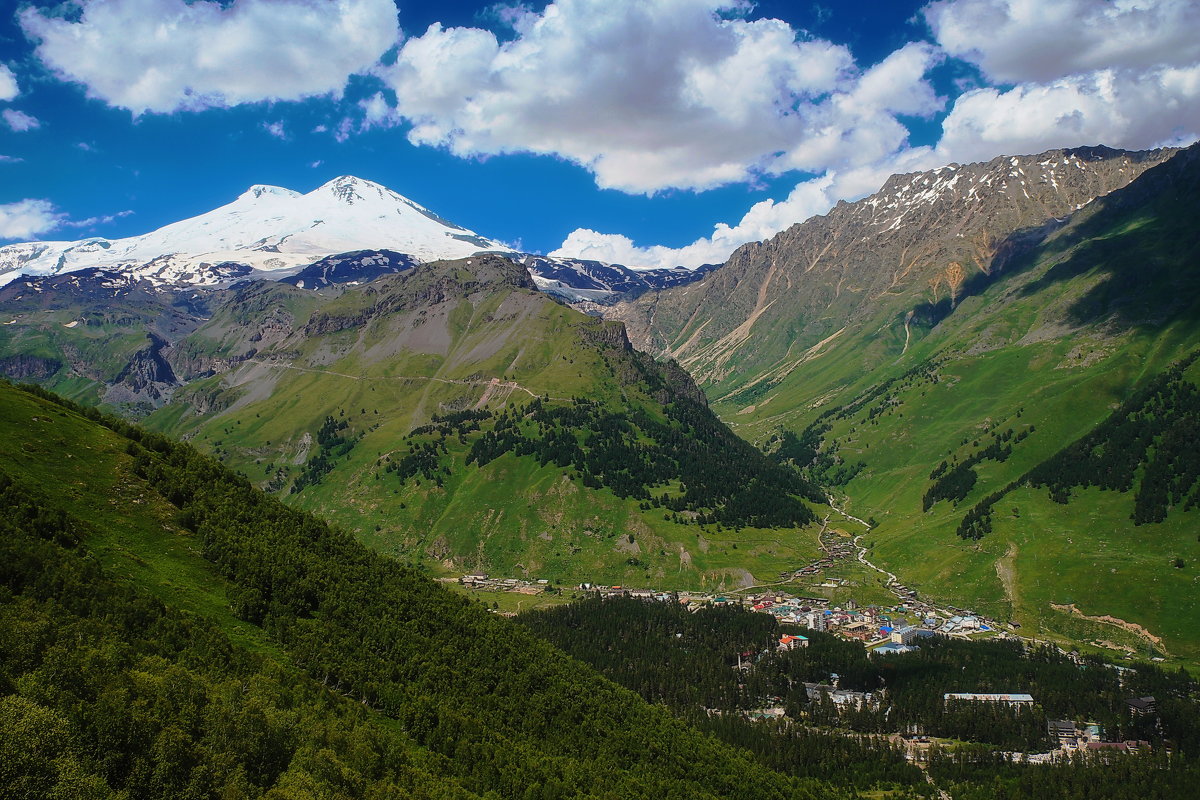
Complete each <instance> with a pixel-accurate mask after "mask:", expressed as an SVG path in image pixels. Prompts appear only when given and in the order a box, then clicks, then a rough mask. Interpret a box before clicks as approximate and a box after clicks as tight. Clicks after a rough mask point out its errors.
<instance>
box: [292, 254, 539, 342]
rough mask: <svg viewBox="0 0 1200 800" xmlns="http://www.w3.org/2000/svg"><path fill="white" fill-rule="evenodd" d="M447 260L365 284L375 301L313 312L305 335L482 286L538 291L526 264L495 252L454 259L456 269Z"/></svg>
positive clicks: (346, 326)
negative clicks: (364, 305)
mask: <svg viewBox="0 0 1200 800" xmlns="http://www.w3.org/2000/svg"><path fill="white" fill-rule="evenodd" d="M445 263H447V262H434V263H433V264H429V265H421V266H420V267H416V268H414V269H410V270H407V271H405V272H402V273H399V274H397V275H395V276H386V277H384V278H382V279H380V280H379V281H376V282H374V283H372V284H369V285H368V286H366V287H364V291H365V292H368V293H370V294H372V295H373V296H374V298H375V302H374V304H373V305H372V306H371V307H370V308H367V309H360V310H357V311H355V312H354V313H339V312H337V311H330V312H324V311H323V312H319V313H316V314H313V316H312V318H311V319H310V320H309V321H308V324H307V325H305V326H304V329H303V332H304V335H305V336H320V335H322V334H327V333H336V332H337V331H342V330H347V329H349V328H358V327H361V326H362V325H364V324H366V322H367V321H368V320H370V319H372V318H374V317H379V316H383V315H386V314H390V313H393V312H395V311H402V310H404V309H410V308H426V307H430V306H435V305H438V304H440V303H444V302H446V301H447V300H448V299H451V298H457V297H467V296H469V295H471V294H472V293H474V292H477V291H480V290H482V289H487V290H492V291H494V290H495V289H498V288H501V287H515V288H518V289H528V290H529V291H531V292H536V291H537V290H538V288H537V286H536V285H535V284H534V282H533V279H532V278H531V277H530V276H529V273H528V272H527V271H526V270H525V268H524V267H522V266H520V265H519V264H516V263H514V262H513V261H511V260H509V259H507V258H505V257H503V256H496V255H482V256H474V257H472V258H469V259H464V260H460V261H458V262H453V263H456V264H457V268H456V269H454V270H452V271H447V270H446V269H444V264H445Z"/></svg>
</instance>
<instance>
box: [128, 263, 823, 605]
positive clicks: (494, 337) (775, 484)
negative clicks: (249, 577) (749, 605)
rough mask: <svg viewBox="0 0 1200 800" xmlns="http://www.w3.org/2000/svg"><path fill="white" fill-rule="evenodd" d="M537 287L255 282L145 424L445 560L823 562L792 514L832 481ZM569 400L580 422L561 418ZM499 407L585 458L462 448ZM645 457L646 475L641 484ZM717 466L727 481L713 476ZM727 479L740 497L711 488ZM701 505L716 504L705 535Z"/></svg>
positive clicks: (633, 572)
mask: <svg viewBox="0 0 1200 800" xmlns="http://www.w3.org/2000/svg"><path fill="white" fill-rule="evenodd" d="M527 284H528V278H527V277H526V276H525V273H524V272H523V270H521V268H520V267H517V266H514V265H512V264H511V263H510V262H507V261H504V260H503V259H482V258H476V259H472V260H467V261H462V262H454V263H446V264H438V265H431V266H429V267H422V268H418V269H416V270H412V271H410V272H407V273H404V274H401V275H396V276H389V277H385V278H383V279H380V280H378V281H374V282H372V283H371V284H368V285H366V286H364V287H360V288H357V289H352V290H348V291H345V292H342V293H340V294H338V295H337V296H334V297H332V298H329V297H318V296H314V295H312V294H311V293H304V292H302V291H301V290H297V289H293V288H292V287H287V286H282V287H280V286H257V287H249V288H247V289H245V290H243V291H242V292H241V294H240V295H239V296H237V297H235V298H234V299H233V300H232V301H231V302H229V303H227V304H226V305H225V306H224V307H223V308H221V309H220V310H219V311H218V312H217V313H216V314H214V316H213V318H212V320H210V321H209V322H208V323H207V324H206V325H204V326H203V327H202V328H200V329H199V330H198V331H197V332H196V333H195V334H193V335H191V336H189V337H188V338H187V339H186V340H185V341H184V342H183V343H182V344H180V345H179V347H178V348H177V350H178V351H179V352H187V353H189V358H191V359H192V361H193V362H194V363H196V364H200V363H202V362H203V359H206V358H207V359H209V360H210V361H212V362H214V363H215V362H216V361H221V362H222V363H224V364H227V365H230V366H229V368H228V369H227V370H226V371H224V372H223V373H221V374H218V375H213V376H211V377H207V378H200V379H198V380H196V381H194V382H192V383H190V384H188V385H186V386H185V387H183V388H182V389H180V390H179V391H178V392H177V393H176V395H175V396H174V398H173V400H172V402H171V403H169V404H168V405H166V406H164V407H163V408H161V409H160V410H158V411H157V412H155V413H154V414H153V415H152V416H150V417H149V418H148V420H147V424H149V425H151V426H152V427H155V428H157V429H159V430H163V431H167V432H170V433H172V434H174V435H182V436H185V437H187V438H188V439H189V440H190V441H192V442H193V443H195V444H196V445H197V446H199V447H201V448H203V449H205V450H208V451H210V452H213V453H214V454H216V455H217V456H218V457H219V458H221V459H222V460H223V461H225V463H227V464H229V465H230V466H232V467H235V468H237V469H239V470H241V471H243V472H245V473H246V474H247V475H248V476H249V477H250V478H251V479H252V480H253V481H255V482H256V483H257V484H258V485H260V486H262V487H265V488H268V489H272V490H277V491H279V492H280V493H281V496H282V497H284V498H285V499H286V500H287V502H289V503H291V504H294V505H296V506H297V507H300V508H304V509H308V510H312V511H316V512H318V513H320V514H322V515H323V516H325V517H326V518H329V519H331V520H334V521H336V522H337V523H338V524H339V525H341V526H343V527H345V528H346V529H348V530H351V531H354V532H355V533H356V534H357V535H359V537H360V538H361V539H362V540H363V541H366V542H368V543H369V544H371V545H372V546H373V547H375V548H377V549H378V550H380V551H382V552H385V553H389V554H392V555H398V556H405V557H412V558H417V559H423V560H429V561H430V562H432V563H433V564H435V565H437V568H439V569H446V570H451V571H459V572H462V571H472V572H474V571H484V572H493V573H501V574H505V575H511V576H514V577H516V576H521V575H526V576H528V577H530V578H545V579H548V580H552V581H554V582H555V583H559V582H563V583H565V582H577V581H594V582H606V583H633V584H636V585H653V586H662V587H664V588H672V587H678V588H684V587H700V586H712V587H721V586H729V587H732V586H736V585H743V584H746V583H751V582H754V581H756V580H764V579H768V578H773V577H774V576H776V575H778V574H779V573H780V572H781V571H783V570H786V569H789V568H792V569H794V568H795V567H796V566H798V565H799V564H803V563H806V562H807V561H808V560H810V559H811V558H812V557H813V555H814V553H815V552H816V540H815V527H812V526H810V527H808V528H807V529H806V528H804V527H793V523H798V524H800V525H801V526H803V525H805V524H806V523H807V522H808V521H810V520H812V519H813V516H812V513H811V512H810V511H808V510H807V508H806V507H805V505H804V503H805V502H806V501H804V500H801V499H799V497H798V496H799V495H804V494H808V495H810V496H816V497H818V498H819V496H817V495H813V493H812V492H811V490H808V489H807V488H805V487H804V486H803V485H801V484H800V483H799V482H797V481H796V479H795V475H794V473H792V472H791V471H790V470H782V471H781V470H779V469H778V468H777V467H774V466H772V465H771V464H770V463H769V462H768V461H766V460H764V459H763V458H762V456H761V455H760V454H758V453H756V452H755V451H754V449H753V448H750V447H748V446H747V445H745V444H744V443H743V442H741V441H740V440H738V439H737V438H736V437H733V436H731V435H730V434H729V432H728V430H727V429H725V428H724V427H723V426H722V425H720V423H718V422H716V420H715V418H714V417H712V415H711V414H710V413H709V412H708V411H707V410H706V409H704V408H703V406H702V404H701V403H700V402H699V401H701V400H702V397H701V395H700V393H699V391H698V390H697V389H696V388H695V386H694V384H692V383H691V381H690V379H689V378H688V377H687V376H686V375H684V374H682V373H681V372H679V371H678V370H677V369H675V368H673V367H671V366H670V365H656V364H654V363H653V362H652V361H651V360H649V359H648V358H646V357H644V356H642V355H641V354H638V353H635V352H633V351H632V350H630V349H629V347H628V343H627V342H626V340H625V338H624V334H623V331H622V330H621V328H620V326H619V325H614V324H613V323H607V322H603V321H601V320H598V319H595V318H590V317H586V316H584V315H582V314H580V313H578V312H576V311H574V310H572V309H570V308H567V307H566V306H563V305H561V304H559V303H557V302H555V301H553V300H551V299H550V298H548V297H546V296H545V295H543V294H541V293H539V292H537V291H535V290H534V289H533V288H531V287H530V286H529V285H527ZM579 399H586V401H587V402H586V403H581V402H577V400H579ZM535 406H536V407H537V408H540V409H542V411H541V412H540V413H541V417H540V418H539V419H541V420H542V421H541V422H535V421H533V414H534V411H533V408H534V407H535ZM569 409H575V410H576V411H577V412H579V413H580V414H582V415H583V416H584V417H586V419H575V418H574V417H572V418H570V419H567V420H566V422H562V421H559V422H555V421H554V419H552V417H553V416H554V415H555V414H560V413H567V410H569ZM672 409H674V410H672ZM505 412H507V413H508V416H509V419H517V418H520V417H525V418H527V420H526V421H525V422H523V423H522V424H523V425H524V426H525V430H526V432H525V434H523V435H524V436H526V437H527V438H529V439H530V441H531V442H533V440H539V441H540V440H541V439H544V438H545V437H546V436H548V435H562V436H569V437H571V439H572V441H574V442H575V443H576V444H577V446H578V448H579V452H577V453H575V454H574V455H569V456H566V457H555V458H551V457H549V456H542V455H539V453H541V452H542V451H540V450H539V451H538V452H522V453H517V452H508V453H505V454H499V455H498V457H496V458H495V459H494V460H492V459H488V460H487V461H486V463H479V462H474V463H469V462H470V461H471V459H470V452H471V447H472V445H473V444H474V442H475V440H476V439H478V438H480V437H481V436H483V435H484V434H486V433H488V432H489V431H490V430H492V428H493V427H494V426H495V424H496V423H497V420H498V417H499V416H500V415H502V414H504V413H505ZM463 413H467V414H468V415H470V414H478V415H480V416H482V417H484V419H482V420H481V421H480V422H479V425H478V426H476V427H479V428H480V430H478V431H476V430H473V429H472V430H469V431H463V432H461V434H459V433H455V434H454V435H450V436H436V435H435V436H432V437H431V436H430V435H424V436H421V435H418V436H416V437H410V436H409V434H410V432H412V431H414V429H420V428H422V426H425V425H426V424H427V423H428V422H429V421H430V420H431V419H433V418H434V417H437V416H439V415H440V416H452V415H455V414H463ZM639 415H641V416H639ZM672 415H674V416H672ZM555 419H557V418H555ZM564 419H566V418H564ZM573 419H574V420H575V421H572V420H573ZM639 420H640V421H639ZM327 421H328V426H329V427H328V428H327V432H326V434H322V429H323V427H325V426H326V425H327ZM601 422H603V423H604V424H611V425H616V426H618V427H620V428H621V429H622V430H624V431H625V432H624V433H622V434H620V435H619V436H617V437H616V438H617V439H619V440H620V441H615V440H610V441H609V444H610V445H613V447H615V448H616V449H615V450H612V452H611V453H610V455H607V456H605V457H604V458H603V459H599V457H593V458H592V462H596V461H598V460H603V461H604V463H603V464H602V465H600V464H598V463H590V466H589V467H588V469H589V470H592V469H597V470H601V471H600V472H597V479H596V480H594V481H593V480H591V479H590V478H587V479H585V478H586V476H585V475H584V471H583V470H582V469H581V462H580V459H581V458H583V457H584V456H586V455H587V454H588V453H592V452H593V451H596V449H597V445H595V444H593V443H592V437H594V430H593V428H594V425H597V424H601ZM697 426H699V427H697ZM679 436H682V437H684V439H688V437H691V440H693V441H692V443H693V444H695V448H693V449H686V447H685V450H686V454H687V456H686V457H684V456H683V455H680V452H683V451H680V449H679V448H680V445H678V444H673V443H672V442H674V440H675V437H679ZM335 438H336V441H334V439H335ZM435 442H436V443H437V446H438V448H439V450H438V453H437V462H438V466H437V469H436V470H435V471H428V472H426V473H424V474H422V473H416V474H408V475H405V476H404V478H403V479H401V478H400V477H398V475H397V473H395V472H393V471H390V470H389V469H388V468H389V467H393V468H394V466H395V462H398V461H400V460H401V459H403V458H404V456H405V455H406V454H407V453H408V452H409V451H410V450H411V449H412V448H413V447H414V446H421V445H422V444H428V445H430V446H433V444H434V443H435ZM543 444H544V443H543ZM685 444H686V443H685ZM532 446H533V445H532V444H531V447H532ZM538 446H539V447H540V446H541V445H538ZM697 448H698V449H697ZM610 449H611V448H610ZM606 452H607V451H606ZM672 453H674V455H672ZM635 461H636V462H638V463H639V464H641V465H642V467H643V471H648V472H653V477H652V478H646V479H645V480H642V479H634V478H631V477H630V472H629V470H630V469H632V468H633V467H634V462H635ZM577 462H580V463H577ZM602 467H603V469H602ZM702 467H703V468H707V469H708V470H709V471H710V472H711V471H712V470H713V469H714V468H715V469H717V470H719V471H721V472H722V473H723V474H722V475H719V476H718V477H717V478H716V479H713V478H712V476H711V475H710V476H709V480H708V482H707V483H706V484H704V486H700V485H699V484H698V483H697V480H699V477H697V474H696V473H697V470H699V469H701V468H702ZM688 476H692V477H688ZM756 476H757V477H756ZM700 477H703V476H700ZM681 479H687V480H691V481H692V484H691V486H690V487H688V488H689V489H690V491H691V495H690V497H691V498H692V500H688V501H686V507H682V506H681V507H679V508H672V509H668V508H666V507H661V506H660V504H659V501H658V500H656V499H655V498H661V497H663V496H664V495H670V496H671V497H673V498H675V499H676V501H677V502H679V503H684V502H685V501H684V500H683V499H681V498H682V497H683V496H684V494H685V491H684V488H685V487H683V486H681V484H680V481H681ZM756 480H757V481H759V484H754V481H756ZM646 481H649V482H648V483H647V482H646ZM763 481H765V483H763ZM631 482H632V483H633V484H636V486H635V487H634V488H633V489H631V488H630V486H629V484H630V483H631ZM715 484H724V485H723V486H720V487H718V489H719V490H720V491H717V490H715V489H713V486H714V485H715ZM743 484H744V485H743ZM622 487H624V488H622ZM705 487H707V488H705ZM756 487H757V488H756ZM713 491H716V493H717V494H720V493H721V492H724V491H728V492H732V495H731V496H729V497H714V499H711V500H710V499H708V495H710V494H712V493H713ZM754 492H758V494H754ZM789 494H791V495H796V496H795V497H793V498H791V499H789V498H788V495H789ZM696 498H699V499H696ZM772 504H776V505H779V504H783V506H785V507H786V508H785V509H784V512H783V513H784V516H783V517H782V519H784V520H785V522H784V523H783V524H784V525H785V527H771V526H776V525H779V524H780V522H779V521H778V520H779V519H780V517H775V518H772V519H774V520H775V521H767V519H766V517H763V516H762V514H760V513H759V511H760V507H767V506H771V505H772ZM735 505H736V506H737V507H738V508H740V509H741V510H740V511H739V510H736V509H735V508H734V506H735ZM698 515H712V516H713V518H712V520H711V521H710V522H709V523H708V524H706V525H704V526H703V529H702V528H701V526H700V525H698V524H695V523H697V522H701V521H704V518H702V517H700V516H698ZM719 523H720V524H719ZM764 526H765V527H764ZM731 529H732V530H731ZM631 537H632V538H631Z"/></svg>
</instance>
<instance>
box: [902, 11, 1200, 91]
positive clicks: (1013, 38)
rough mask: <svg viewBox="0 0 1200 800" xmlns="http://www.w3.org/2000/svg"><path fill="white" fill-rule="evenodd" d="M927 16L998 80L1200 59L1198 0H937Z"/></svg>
mask: <svg viewBox="0 0 1200 800" xmlns="http://www.w3.org/2000/svg"><path fill="white" fill-rule="evenodd" d="M925 18H926V20H927V21H928V22H929V26H930V28H931V29H932V30H933V33H934V36H935V37H936V38H937V41H938V43H939V44H940V45H941V46H942V48H943V49H945V50H946V52H947V53H949V54H951V55H953V56H957V57H960V58H964V59H966V60H968V61H972V62H974V63H976V64H978V65H979V67H980V69H982V70H983V72H984V74H985V75H987V76H988V78H990V79H991V80H993V81H999V82H1004V83H1025V82H1035V83H1043V82H1048V81H1053V80H1056V79H1058V78H1062V77H1065V76H1067V75H1076V74H1081V73H1088V72H1093V71H1096V70H1134V71H1141V70H1146V69H1150V68H1157V67H1163V66H1175V67H1179V66H1187V65H1191V64H1195V63H1197V62H1200V36H1197V31H1200V4H1197V3H1196V2H1195V0H1140V1H1139V2H1133V0H1115V1H1114V0H1055V1H1054V2H1052V3H1045V2H1033V0H939V1H938V2H935V3H931V4H930V5H929V6H928V7H927V8H926V9H925Z"/></svg>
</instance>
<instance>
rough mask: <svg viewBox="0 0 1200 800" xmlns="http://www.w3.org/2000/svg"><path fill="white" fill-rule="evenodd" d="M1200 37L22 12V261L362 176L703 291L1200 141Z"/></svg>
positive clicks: (983, 25) (4, 178)
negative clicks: (874, 218) (931, 209)
mask: <svg viewBox="0 0 1200 800" xmlns="http://www.w3.org/2000/svg"><path fill="white" fill-rule="evenodd" d="M5 8H10V6H9V5H7V4H5ZM431 26H432V27H431ZM1196 30H1200V4H1197V3H1195V2H1194V1H1193V0H1142V1H1141V2H1132V0H1119V2H1117V1H1112V0H1053V2H1036V1H1035V0H938V2H934V3H920V2H899V1H898V0H855V1H854V2H850V0H825V2H821V3H808V2H760V3H755V4H750V3H747V2H742V0H640V2H637V3H616V2H612V0H606V1H605V2H601V0H559V2H557V3H553V4H546V3H536V4H525V5H517V4H499V5H498V4H481V3H468V2H454V3H446V2H440V3H418V2H406V1H405V0H399V2H393V0H224V2H221V3H214V2H203V1H197V2H186V0H103V2H101V0H79V2H75V3H67V4H63V3H58V2H44V1H42V0H37V1H35V2H23V3H21V4H20V5H19V7H18V8H17V9H16V10H15V11H4V12H0V243H2V242H4V241H18V240H26V239H38V238H41V239H50V238H53V239H77V238H83V237H85V236H105V237H109V238H116V237H121V236H128V235H134V234H139V233H144V232H146V231H149V230H152V229H154V228H157V227H159V226H161V225H164V224H167V223H169V222H173V221H175V220H178V219H181V218H185V217H189V216H194V215H196V214H199V213H202V212H204V211H207V210H209V209H211V208H214V207H216V206H218V205H221V204H224V203H226V202H229V201H231V200H232V199H233V198H235V197H236V196H237V195H238V194H240V193H241V192H242V191H243V190H244V189H245V188H246V187H248V186H249V185H251V184H256V183H267V184H276V185H281V186H286V187H289V188H293V189H297V190H300V191H308V190H310V189H313V188H315V187H316V186H318V185H320V184H322V183H324V182H325V181H327V180H329V179H330V178H332V177H335V176H337V175H342V174H353V175H358V176H360V177H364V178H368V179H371V180H375V181H378V182H380V183H383V184H385V185H387V186H389V187H391V188H393V189H395V190H396V191H399V192H400V193H402V194H404V195H406V196H408V197H410V198H412V199H413V200H416V201H417V202H419V203H422V204H424V205H426V206H428V207H430V208H431V209H433V210H435V211H437V212H438V213H439V214H441V215H443V216H445V217H447V218H449V219H451V220H454V221H455V222H458V223H459V224H462V225H465V226H467V227H470V228H473V229H474V230H476V231H478V232H479V233H482V234H484V235H486V236H490V237H494V238H498V239H502V240H504V241H508V242H510V243H520V245H521V246H523V247H524V248H525V249H527V250H530V251H536V252H551V251H556V252H560V253H562V254H568V255H582V256H587V257H595V258H603V259H606V260H614V261H621V262H623V263H629V264H637V265H644V266H656V265H666V264H674V263H685V264H688V265H696V264H699V263H703V262H706V261H718V260H722V259H723V258H725V257H726V256H727V255H728V253H729V252H730V251H731V250H732V249H733V247H735V246H736V245H737V244H739V243H741V242H744V241H749V240H754V239H761V238H765V237H766V236H769V235H771V234H772V233H774V232H775V231H778V230H781V229H783V228H785V227H787V225H789V224H792V223H794V222H797V221H800V220H802V219H804V218H806V217H807V216H810V215H812V214H814V213H823V212H824V211H825V210H827V209H828V208H829V207H830V205H832V204H833V203H834V202H836V201H837V200H839V199H855V198H857V197H861V196H863V195H865V194H868V193H870V192H871V191H873V190H874V189H876V188H878V186H879V185H880V184H881V183H882V181H883V180H884V179H885V178H886V176H887V175H888V174H891V173H892V172H906V171H913V170H917V169H926V168H930V167H933V166H937V165H940V164H943V163H949V162H951V161H960V162H965V161H973V160H979V159H986V158H991V157H994V156H997V155H1002V154H1006V153H1028V152H1038V151H1040V150H1045V149H1050V148H1054V147H1067V146H1076V145H1084V144H1098V143H1103V144H1108V145H1112V146H1118V147H1130V148H1144V147H1152V146H1159V145H1164V144H1184V143H1190V142H1191V141H1193V140H1195V139H1196V136H1197V133H1198V132H1200V110H1198V109H1200V41H1198V40H1200V37H1196V36H1195V31H1196Z"/></svg>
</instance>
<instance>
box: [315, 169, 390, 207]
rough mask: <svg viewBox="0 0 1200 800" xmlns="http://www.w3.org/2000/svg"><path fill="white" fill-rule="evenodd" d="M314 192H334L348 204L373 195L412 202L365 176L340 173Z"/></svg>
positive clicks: (335, 195) (333, 193) (337, 197)
mask: <svg viewBox="0 0 1200 800" xmlns="http://www.w3.org/2000/svg"><path fill="white" fill-rule="evenodd" d="M314 194H332V195H333V196H334V197H335V198H336V199H338V200H340V201H341V202H343V203H346V204H347V205H354V204H355V203H357V202H361V201H366V200H368V199H369V197H370V196H371V195H374V196H376V197H379V198H384V197H391V198H399V199H401V200H403V201H405V202H406V203H409V204H410V205H411V204H412V202H411V201H409V200H408V199H407V198H404V197H402V196H401V195H399V194H396V193H395V192H393V191H392V190H391V189H389V188H387V187H386V186H383V185H381V184H378V183H375V182H374V181H369V180H366V179H364V178H358V177H355V176H354V175H339V176H338V177H336V178H334V179H333V180H330V181H326V182H325V183H323V184H321V185H320V186H319V187H318V188H317V190H316V192H314Z"/></svg>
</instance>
